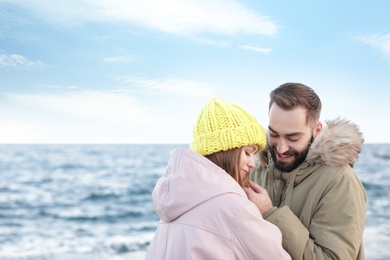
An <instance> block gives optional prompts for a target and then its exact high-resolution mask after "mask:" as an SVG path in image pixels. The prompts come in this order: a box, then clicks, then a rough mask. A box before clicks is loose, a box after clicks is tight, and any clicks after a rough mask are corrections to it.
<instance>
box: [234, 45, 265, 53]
mask: <svg viewBox="0 0 390 260" xmlns="http://www.w3.org/2000/svg"><path fill="white" fill-rule="evenodd" d="M240 48H241V49H243V50H245V51H254V52H258V53H263V54H268V53H270V52H271V51H272V49H270V48H262V47H254V46H249V45H241V46H240Z"/></svg>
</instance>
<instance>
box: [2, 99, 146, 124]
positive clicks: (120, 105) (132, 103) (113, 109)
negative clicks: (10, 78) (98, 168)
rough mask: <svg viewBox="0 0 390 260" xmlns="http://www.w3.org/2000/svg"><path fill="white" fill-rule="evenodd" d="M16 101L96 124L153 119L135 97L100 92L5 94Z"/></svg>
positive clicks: (30, 106) (137, 121)
mask: <svg viewBox="0 0 390 260" xmlns="http://www.w3.org/2000/svg"><path fill="white" fill-rule="evenodd" d="M6 97H7V98H8V99H9V100H10V101H12V102H14V103H17V104H20V105H23V106H25V107H29V108H31V109H40V110H43V111H46V113H51V114H53V113H54V114H59V115H62V116H68V117H73V118H79V119H81V120H89V121H90V122H97V123H99V122H100V123H127V124H129V123H131V124H139V123H144V122H145V121H147V120H152V118H151V117H150V115H149V114H148V108H147V106H145V105H143V104H142V103H141V102H140V101H138V100H137V99H135V98H134V97H131V96H128V95H123V94H115V93H107V92H102V91H71V92H67V93H62V94H40V95H39V94H15V93H9V94H6Z"/></svg>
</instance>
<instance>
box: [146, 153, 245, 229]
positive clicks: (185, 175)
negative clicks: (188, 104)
mask: <svg viewBox="0 0 390 260" xmlns="http://www.w3.org/2000/svg"><path fill="white" fill-rule="evenodd" d="M225 193H236V194H237V195H239V196H241V197H245V198H246V194H245V192H244V190H243V189H242V188H241V187H240V185H239V184H238V183H237V182H236V181H235V180H234V179H233V178H232V177H231V176H230V175H229V174H228V173H227V172H226V171H224V170H223V169H222V168H220V167H218V166H217V165H216V164H214V163H213V162H211V161H210V160H208V159H207V158H206V157H204V156H202V155H200V154H198V153H196V152H194V151H191V150H187V149H175V150H173V151H172V152H171V154H170V159H169V162H168V165H167V168H166V173H165V175H164V176H162V177H160V178H159V179H158V181H157V184H156V186H155V188H154V190H153V193H152V197H153V204H154V210H155V212H156V214H157V215H158V216H159V217H160V219H161V220H163V221H165V222H171V221H173V220H175V219H176V218H178V217H180V216H181V215H183V214H185V213H186V212H188V211H190V210H191V209H192V208H194V207H196V206H198V205H200V204H202V203H204V202H206V201H207V200H210V199H212V198H214V197H216V196H219V195H222V194H225Z"/></svg>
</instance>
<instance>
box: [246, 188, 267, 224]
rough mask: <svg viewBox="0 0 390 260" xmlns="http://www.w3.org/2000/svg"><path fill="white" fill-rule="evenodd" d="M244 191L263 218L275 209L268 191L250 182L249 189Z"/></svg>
mask: <svg viewBox="0 0 390 260" xmlns="http://www.w3.org/2000/svg"><path fill="white" fill-rule="evenodd" d="M244 191H245V193H246V196H248V199H249V200H250V201H252V202H253V203H254V204H255V205H256V206H257V208H258V209H259V210H260V213H261V215H262V216H263V217H264V215H265V214H267V212H268V211H269V210H270V209H271V208H272V207H273V205H272V201H271V199H270V197H269V195H268V192H267V190H266V189H264V188H263V187H261V186H260V185H258V184H257V183H254V182H253V181H249V187H248V188H244Z"/></svg>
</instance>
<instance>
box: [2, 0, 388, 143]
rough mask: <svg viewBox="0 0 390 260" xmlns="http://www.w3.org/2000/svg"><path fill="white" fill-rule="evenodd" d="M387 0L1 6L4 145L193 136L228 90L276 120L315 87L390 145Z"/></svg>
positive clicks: (374, 138) (372, 138) (328, 115)
mask: <svg viewBox="0 0 390 260" xmlns="http://www.w3.org/2000/svg"><path fill="white" fill-rule="evenodd" d="M389 12H390V1H387V0H382V1H371V2H369V1H350V0H347V1H298V2H296V1H231V0H200V1H195V0H166V1H157V0H154V1H151V0H143V1H124V0H122V1H119V0H110V1H103V0H67V1H59V0H39V1H30V0H0V143H189V142H191V138H192V127H193V124H194V123H195V120H196V117H197V115H198V113H199V110H200V108H201V107H202V106H203V105H204V104H205V102H206V101H207V100H208V99H209V98H210V97H222V98H225V99H227V100H229V101H231V102H234V103H237V104H239V105H241V106H242V107H244V108H245V109H247V110H248V111H249V112H250V113H252V114H253V115H254V116H255V117H256V118H257V119H258V120H259V122H260V123H261V124H263V125H264V126H265V127H267V125H268V118H267V112H268V101H269V92H270V91H271V90H272V89H274V88H275V87H277V86H279V85H281V84H283V83H285V82H301V83H304V84H306V85H308V86H310V87H312V88H313V89H314V90H315V91H316V92H317V93H318V94H319V96H320V97H321V100H322V102H323V112H322V119H323V120H329V119H334V118H336V117H343V118H347V119H349V120H351V121H353V122H355V123H356V124H358V125H359V126H360V129H361V130H362V132H363V133H364V136H365V139H366V142H367V143H390V134H389V133H390V126H389V125H390V124H389V123H390V122H389V121H390V120H389V115H388V111H390V99H389V97H390V19H389Z"/></svg>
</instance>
